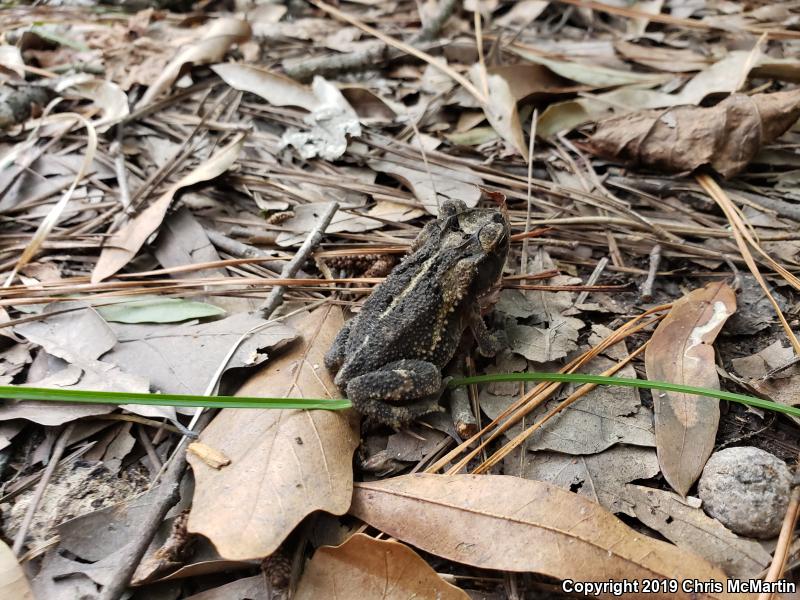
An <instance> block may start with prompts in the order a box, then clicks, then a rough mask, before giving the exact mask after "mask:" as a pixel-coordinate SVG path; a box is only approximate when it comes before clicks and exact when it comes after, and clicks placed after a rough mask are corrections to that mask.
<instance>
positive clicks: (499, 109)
mask: <svg viewBox="0 0 800 600" xmlns="http://www.w3.org/2000/svg"><path fill="white" fill-rule="evenodd" d="M470 78H471V79H472V81H473V82H474V83H475V84H476V85H478V86H480V85H481V82H483V81H485V82H486V90H485V91H486V94H485V96H486V98H487V99H488V100H487V101H486V102H485V103H484V102H482V103H481V104H482V108H483V113H484V114H485V115H486V120H487V121H489V124H490V125H491V126H492V128H493V129H494V130H495V131H496V132H497V134H498V135H499V136H500V137H501V138H503V139H504V140H505V141H506V142H508V143H509V144H510V145H511V147H512V148H514V150H516V151H517V152H518V153H519V154H520V156H522V158H524V159H525V160H526V161H527V160H528V145H527V144H526V143H525V135H524V134H523V132H522V124H521V123H520V121H519V113H518V112H517V101H516V99H515V98H514V95H513V94H512V93H511V88H510V86H509V85H508V82H507V81H506V80H505V79H504V78H503V77H501V76H500V75H487V73H486V70H485V69H484V67H483V65H481V64H479V63H476V64H474V65H473V66H472V68H471V69H470Z"/></svg>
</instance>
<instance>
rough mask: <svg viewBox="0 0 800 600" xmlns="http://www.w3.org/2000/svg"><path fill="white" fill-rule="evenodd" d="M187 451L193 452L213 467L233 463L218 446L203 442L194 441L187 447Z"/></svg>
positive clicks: (216, 467)
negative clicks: (214, 446) (213, 446)
mask: <svg viewBox="0 0 800 600" xmlns="http://www.w3.org/2000/svg"><path fill="white" fill-rule="evenodd" d="M186 451H187V452H191V453H192V454H194V455H195V456H196V457H197V458H199V459H200V460H202V461H203V462H204V463H206V464H207V465H208V466H209V467H211V468H212V469H218V470H219V469H221V468H222V467H227V466H228V465H229V464H231V459H230V458H228V457H227V456H225V455H224V454H223V453H222V452H220V451H219V450H217V449H216V448H212V447H211V446H209V445H207V444H204V443H202V442H192V443H191V444H189V445H188V446H187V447H186Z"/></svg>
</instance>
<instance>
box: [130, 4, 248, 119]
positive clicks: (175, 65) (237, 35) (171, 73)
mask: <svg viewBox="0 0 800 600" xmlns="http://www.w3.org/2000/svg"><path fill="white" fill-rule="evenodd" d="M250 34H251V30H250V25H248V24H247V22H246V21H242V20H240V19H234V18H229V17H227V18H219V19H216V20H214V21H212V22H211V25H210V26H209V27H208V29H207V30H206V31H205V32H204V36H203V37H202V38H201V39H199V40H197V41H195V42H192V43H190V44H187V45H186V46H184V47H183V48H181V49H180V50H178V52H177V54H176V55H175V57H174V58H173V59H172V60H171V61H170V62H169V63H168V64H167V65H166V67H164V69H163V71H161V74H160V75H159V77H158V79H156V81H154V82H153V83H152V84H151V85H150V87H149V88H148V89H147V91H146V92H145V93H144V95H143V96H142V99H141V100H139V102H138V103H137V105H136V106H137V108H140V107H142V106H146V105H148V104H150V103H151V102H152V101H153V100H154V99H155V98H157V97H158V96H160V95H161V94H162V93H163V92H164V91H165V90H166V89H167V88H169V87H170V86H171V85H172V84H173V82H174V81H175V80H176V79H177V78H178V75H179V74H180V72H181V70H182V69H183V68H184V66H185V65H187V64H209V63H214V62H218V61H220V60H221V59H222V57H223V56H225V53H226V52H227V51H228V49H229V48H230V47H231V46H232V45H233V44H235V43H237V42H243V41H245V40H247V39H249V38H250Z"/></svg>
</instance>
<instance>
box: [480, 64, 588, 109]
mask: <svg viewBox="0 0 800 600" xmlns="http://www.w3.org/2000/svg"><path fill="white" fill-rule="evenodd" d="M487 71H488V73H489V75H490V76H491V75H499V76H500V77H502V78H503V79H505V81H506V83H507V84H508V87H509V89H510V91H511V95H512V96H513V97H514V99H515V100H516V101H517V102H519V101H520V100H530V99H531V98H533V99H540V98H541V99H544V98H550V97H552V96H554V95H557V94H570V93H575V92H579V91H583V90H588V89H591V88H590V87H589V86H585V85H575V84H574V83H573V82H571V81H570V80H569V79H565V78H564V77H560V76H559V75H556V74H555V73H553V72H552V71H551V70H550V69H548V68H547V67H545V66H543V65H536V64H527V63H518V64H516V65H505V66H501V67H491V68H489V69H487Z"/></svg>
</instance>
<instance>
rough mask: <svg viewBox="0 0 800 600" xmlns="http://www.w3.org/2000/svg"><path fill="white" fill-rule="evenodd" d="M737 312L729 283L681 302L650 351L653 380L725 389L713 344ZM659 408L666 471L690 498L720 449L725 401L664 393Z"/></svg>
mask: <svg viewBox="0 0 800 600" xmlns="http://www.w3.org/2000/svg"><path fill="white" fill-rule="evenodd" d="M735 311H736V295H735V293H734V292H733V290H732V289H731V288H730V286H728V285H727V284H726V283H724V282H714V283H709V284H708V285H706V286H705V287H702V288H699V289H696V290H694V291H692V292H690V293H689V294H687V295H686V296H683V297H682V298H680V299H678V300H676V301H675V303H674V304H673V306H672V309H671V310H670V312H669V314H668V315H667V316H666V317H665V318H664V320H663V321H661V323H660V324H659V325H658V328H656V330H655V332H654V333H653V336H652V337H651V338H650V344H649V345H648V347H647V350H646V351H645V365H646V367H647V378H648V379H653V380H659V381H669V382H670V383H682V384H685V385H693V386H699V387H706V388H712V389H719V377H718V375H717V368H716V364H715V362H714V348H713V346H712V345H711V344H712V343H713V342H714V339H715V338H716V337H717V334H718V333H719V331H720V330H721V329H722V326H723V325H724V324H725V321H726V320H727V319H728V317H729V316H731V315H732V314H733V313H734V312H735ZM653 410H654V413H655V425H656V448H657V449H658V462H659V464H660V465H661V471H662V472H663V473H664V478H665V479H666V480H667V482H668V483H669V484H670V485H671V486H672V488H673V489H674V490H675V491H677V492H678V493H679V494H681V495H682V496H685V495H686V493H687V492H688V491H689V488H690V487H691V485H692V484H693V483H694V482H695V481H696V480H697V478H698V477H699V476H700V473H701V472H702V470H703V467H704V466H705V464H706V461H707V460H708V457H709V456H710V455H711V452H712V450H713V449H714V439H715V437H716V434H717V425H718V424H719V400H717V399H716V398H705V397H700V396H692V395H687V394H679V393H676V392H659V393H654V394H653Z"/></svg>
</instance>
